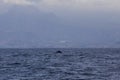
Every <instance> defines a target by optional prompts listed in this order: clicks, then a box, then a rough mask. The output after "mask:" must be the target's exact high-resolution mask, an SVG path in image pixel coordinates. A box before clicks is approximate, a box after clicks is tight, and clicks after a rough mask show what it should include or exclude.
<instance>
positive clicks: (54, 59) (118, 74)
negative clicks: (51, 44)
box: [0, 48, 120, 80]
mask: <svg viewBox="0 0 120 80" xmlns="http://www.w3.org/2000/svg"><path fill="white" fill-rule="evenodd" d="M58 50H60V51H62V53H56V51H58ZM0 80H120V49H118V48H106V49H102V48H95V49H94V48H91V49H89V48H86V49H84V48H81V49H78V48H76V49H75V48H71V49H70V48H69V49H64V48H51V49H50V48H46V49H44V48H43V49H37V48H36V49H0Z"/></svg>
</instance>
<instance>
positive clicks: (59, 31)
mask: <svg viewBox="0 0 120 80" xmlns="http://www.w3.org/2000/svg"><path fill="white" fill-rule="evenodd" d="M119 3H120V1H119V0H0V36H1V38H0V47H2V48H4V47H5V48H6V47H10V48H14V47H15V48H16V47H25V48H26V47H50V48H51V47H65V48H68V47H73V48H74V47H75V48H76V47H77V48H79V47H80V48H81V47H120V35H119V34H120V31H119V30H120V5H119Z"/></svg>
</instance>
